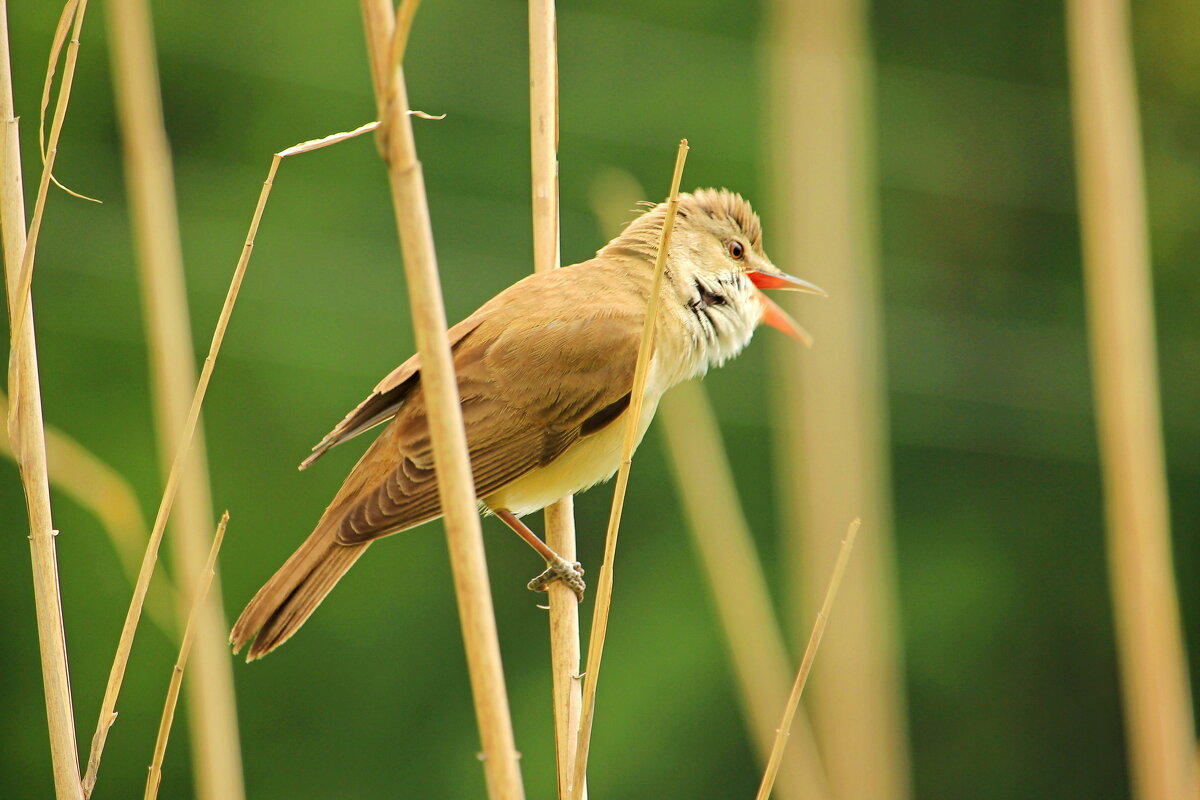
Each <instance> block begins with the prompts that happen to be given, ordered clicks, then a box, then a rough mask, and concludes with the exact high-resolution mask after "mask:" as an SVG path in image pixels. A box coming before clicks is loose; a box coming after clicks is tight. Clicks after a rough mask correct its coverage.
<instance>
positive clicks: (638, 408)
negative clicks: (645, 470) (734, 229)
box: [571, 139, 688, 800]
mask: <svg viewBox="0 0 1200 800" xmlns="http://www.w3.org/2000/svg"><path fill="white" fill-rule="evenodd" d="M687 154H688V143H687V139H683V140H682V141H680V142H679V150H678V152H677V153H676V155H675V172H674V174H673V175H672V176H671V191H670V193H669V194H668V195H667V209H666V212H667V213H666V216H665V217H664V218H663V226H662V233H661V235H660V239H659V243H658V257H657V258H656V260H655V264H654V280H653V282H652V283H651V284H650V297H649V298H648V299H647V301H646V322H645V324H644V325H643V327H642V337H641V343H640V344H639V345H638V355H637V364H636V366H635V367H634V371H633V388H632V390H631V392H630V401H629V409H628V410H627V411H626V414H627V416H626V420H625V440H624V442H623V443H622V446H621V464H620V466H619V467H618V469H617V481H616V486H614V487H613V502H612V511H611V512H610V513H609V516H608V531H607V532H606V534H605V537H604V562H603V563H602V564H601V565H600V580H599V581H598V586H597V587H596V601H595V602H596V607H595V608H594V609H593V611H592V630H591V634H590V636H589V637H588V654H587V672H586V673H585V674H584V677H585V680H584V684H583V706H582V710H581V711H580V714H579V741H578V743H577V744H576V750H575V764H574V766H573V768H572V776H571V797H572V799H573V800H580V799H581V798H582V797H583V792H584V789H585V788H586V777H587V762H588V750H589V748H590V747H591V742H592V719H593V717H594V715H595V713H596V686H597V685H598V683H599V680H600V660H601V658H602V656H603V654H604V636H605V634H606V633H607V631H608V611H609V607H610V606H611V604H612V590H613V570H614V569H615V560H616V555H617V535H618V533H619V532H620V528H621V511H622V510H623V509H624V507H625V489H626V487H628V486H629V469H630V466H631V465H632V463H633V449H634V447H636V446H637V428H638V421H639V420H640V419H641V416H642V403H643V401H644V400H645V393H646V377H647V375H648V374H649V372H650V353H651V351H652V350H653V348H654V327H655V323H656V322H657V319H658V306H659V302H660V301H661V299H662V297H661V295H662V284H663V274H664V273H665V272H666V267H667V256H668V254H669V253H670V248H671V231H672V230H674V228H675V214H676V212H677V211H678V210H679V181H680V179H681V178H682V177H683V164H684V162H685V161H686V160H687Z"/></svg>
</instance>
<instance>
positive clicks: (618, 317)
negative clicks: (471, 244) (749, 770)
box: [229, 189, 824, 660]
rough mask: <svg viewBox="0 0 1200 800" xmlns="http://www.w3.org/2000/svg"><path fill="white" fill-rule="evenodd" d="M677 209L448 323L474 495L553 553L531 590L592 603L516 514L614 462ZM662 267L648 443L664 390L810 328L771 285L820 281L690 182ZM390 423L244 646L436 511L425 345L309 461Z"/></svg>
mask: <svg viewBox="0 0 1200 800" xmlns="http://www.w3.org/2000/svg"><path fill="white" fill-rule="evenodd" d="M665 218H666V203H660V204H659V205H657V206H654V207H653V208H652V209H650V210H649V211H647V212H646V213H644V214H642V215H641V216H640V217H638V218H637V219H635V220H634V221H633V222H631V223H630V224H629V226H628V227H626V228H625V230H624V231H622V232H621V234H620V235H619V236H617V238H615V239H613V240H612V241H611V242H609V243H608V244H607V245H606V246H605V247H604V248H602V249H601V250H600V251H599V252H598V253H597V254H596V257H595V258H593V259H591V260H589V261H585V262H583V263H581V264H575V265H574V266H570V267H564V268H562V269H558V270H554V271H552V272H547V273H541V274H536V275H531V276H529V277H527V278H525V279H524V280H521V281H518V282H517V283H515V284H513V285H512V286H510V287H509V288H508V289H505V290H504V291H503V292H501V293H500V294H498V295H496V296H495V297H494V298H492V299H491V300H490V301H488V302H487V303H485V304H484V305H483V306H482V307H481V308H480V309H479V310H478V311H476V312H475V313H474V314H472V315H471V316H469V317H467V318H466V319H465V320H463V321H462V322H460V323H458V324H457V325H455V326H454V327H453V328H451V329H450V332H449V337H450V345H451V348H452V351H453V357H454V367H455V370H456V372H457V376H458V392H459V396H460V398H461V403H462V412H463V421H464V423H465V425H466V433H467V446H468V449H469V451H470V458H471V469H472V472H473V474H474V479H475V493H476V496H477V497H478V498H479V499H480V505H481V506H482V507H483V509H484V510H485V512H490V513H492V514H495V515H496V516H497V517H499V518H500V519H501V520H503V521H504V522H505V523H506V524H507V525H508V526H509V527H511V528H512V529H513V530H514V531H516V532H517V533H518V534H519V535H520V536H521V537H522V538H523V539H525V540H526V541H527V542H528V543H529V544H530V545H531V546H533V547H534V549H535V550H537V551H538V553H539V554H540V555H541V556H542V557H543V558H545V559H546V562H547V564H548V565H549V568H548V569H547V570H546V572H544V573H542V575H540V576H539V577H538V578H535V579H534V580H533V581H531V582H530V588H534V589H544V588H545V586H546V584H547V583H548V582H549V581H551V580H556V579H559V580H563V581H565V582H566V583H567V584H568V585H569V586H571V587H572V588H573V589H574V590H575V591H576V593H577V595H579V596H580V598H581V599H582V592H583V580H582V569H581V568H580V567H579V565H578V564H571V563H568V562H567V561H565V560H564V559H562V558H560V557H559V556H558V555H557V554H556V553H554V551H553V550H551V549H550V548H549V547H547V546H546V545H545V543H543V542H542V541H541V540H540V539H539V538H538V537H537V536H536V535H535V534H534V533H533V532H532V531H530V530H529V528H528V527H526V526H525V525H524V524H523V523H522V522H521V521H520V519H518V518H519V517H521V516H522V515H524V514H528V513H530V512H531V511H536V510H538V509H541V508H545V507H546V506H547V505H549V504H551V503H553V502H554V501H556V500H558V499H559V498H561V497H563V496H565V495H567V494H571V493H574V492H579V491H582V490H584V489H587V488H588V487H590V486H593V485H595V484H597V483H599V482H601V481H603V480H606V479H608V478H610V477H612V475H613V473H615V472H616V470H617V466H618V464H619V462H620V459H621V444H622V438H623V428H624V426H625V424H626V423H625V422H624V419H625V413H624V412H625V410H626V408H627V407H628V406H629V399H630V393H631V387H632V386H633V371H634V364H635V361H636V358H637V350H638V343H639V341H640V339H641V333H642V325H643V321H644V319H645V314H646V308H647V300H648V298H649V294H650V290H651V283H652V280H653V275H654V263H655V257H656V255H657V252H658V243H659V239H660V237H661V233H662V226H663V222H664V220H665ZM666 270H667V271H666V274H665V276H664V281H663V286H662V296H661V299H660V303H659V310H658V319H657V320H656V326H655V343H654V350H653V355H652V357H651V361H650V368H649V374H648V379H647V384H646V395H645V400H644V403H643V406H642V413H641V419H639V420H638V441H640V440H641V437H642V435H643V434H644V433H645V430H646V427H647V426H648V425H649V424H650V420H651V418H652V417H653V416H654V411H655V409H656V408H657V407H658V401H659V398H661V397H662V395H663V393H664V392H665V391H666V390H667V389H669V388H671V387H672V386H674V385H675V384H677V383H680V382H682V381H685V380H688V379H689V378H693V377H696V376H699V375H703V374H704V373H705V372H706V371H707V370H708V369H709V367H713V366H720V365H721V364H723V363H724V362H725V361H727V360H728V359H730V358H733V357H734V356H735V355H737V354H738V353H739V352H740V351H741V350H742V348H744V347H745V346H746V344H747V343H748V342H749V341H750V337H751V336H753V334H754V330H755V328H756V327H758V325H759V323H762V322H766V323H767V324H768V325H772V326H774V327H776V328H779V329H781V330H783V331H785V332H787V333H789V334H791V335H792V336H795V337H796V338H799V339H802V340H807V334H806V333H804V331H803V330H802V329H801V328H800V327H799V326H798V325H797V324H796V323H795V322H794V321H792V320H791V318H789V317H788V316H787V315H786V314H785V313H784V312H783V311H782V310H781V309H780V308H779V307H778V306H777V305H775V304H774V303H773V302H771V301H770V300H768V299H767V298H766V296H765V295H763V294H762V292H761V291H759V289H796V290H799V291H804V292H812V293H815V294H822V295H823V294H824V292H823V291H821V289H819V288H817V287H816V286H814V285H812V284H811V283H808V282H806V281H802V280H800V279H799V278H793V277H791V276H790V275H786V274H784V273H783V272H781V271H780V270H779V269H778V268H776V267H775V265H774V264H772V263H771V260H770V259H769V258H767V254H766V253H765V252H764V251H763V245H762V228H761V225H760V224H759V220H758V216H757V215H756V214H755V213H754V211H753V209H751V207H750V204H749V203H747V202H746V201H745V200H743V199H742V198H741V196H740V195H737V194H733V193H731V192H729V191H727V190H725V189H721V190H714V189H701V190H698V191H696V192H695V193H693V194H681V195H680V196H679V209H678V217H677V219H676V223H675V229H674V233H673V236H672V239H671V244H670V253H669V255H668V259H667V265H666ZM389 419H390V420H391V422H390V423H389V424H388V426H387V427H386V428H385V429H384V430H383V433H381V434H380V435H379V437H378V438H377V439H376V440H375V441H374V442H373V443H372V444H371V446H370V447H368V448H367V451H366V453H365V454H364V455H363V457H362V458H361V459H359V461H358V463H357V464H356V465H355V467H354V469H353V470H351V472H350V475H349V476H348V477H347V478H346V481H345V483H343V484H342V488H341V489H340V490H339V491H338V493H337V495H336V496H335V497H334V498H333V502H332V503H330V504H329V507H328V508H327V509H326V510H325V513H324V514H323V515H322V516H321V519H320V521H319V522H318V523H317V527H316V530H314V531H313V532H312V534H311V535H310V536H309V537H308V539H307V540H305V542H304V544H302V545H300V548H299V549H298V550H297V551H296V552H295V553H293V554H292V556H291V557H290V558H289V559H288V560H287V561H286V562H285V563H284V565H283V566H282V567H280V568H279V571H278V572H276V573H275V575H274V576H273V577H272V578H271V579H270V580H269V581H267V583H266V584H265V585H264V586H263V587H262V588H261V589H259V591H258V593H257V594H256V595H255V596H254V598H253V599H252V600H251V601H250V603H249V605H247V606H246V609H245V610H244V611H243V612H242V615H241V616H240V617H239V618H238V620H237V623H236V624H235V625H234V626H233V632H232V633H231V634H230V637H229V638H230V642H231V643H232V644H233V646H234V651H235V652H237V651H238V650H240V649H241V648H242V647H243V646H244V645H245V644H246V643H247V642H250V640H251V639H253V640H254V641H253V644H251V645H250V650H249V653H248V655H247V660H254V659H256V658H260V657H262V656H264V655H266V654H267V653H269V652H271V651H272V650H274V649H275V648H276V647H278V646H279V645H281V644H282V643H283V642H285V641H287V639H288V638H289V637H290V636H291V635H292V634H294V633H295V632H296V630H297V629H298V628H299V627H300V626H301V625H302V624H304V621H305V620H306V619H308V617H309V615H310V614H312V612H313V610H314V609H316V607H317V606H318V605H319V604H320V602H321V601H322V600H323V599H325V596H326V595H327V594H329V592H330V591H331V590H332V589H333V587H334V584H336V583H337V582H338V580H339V579H340V578H341V577H342V575H344V574H345V573H346V571H347V570H348V569H350V567H351V566H352V565H353V564H354V562H355V561H357V560H358V558H359V557H360V556H362V554H363V553H364V552H366V549H367V546H368V545H370V544H371V542H373V541H374V540H376V539H378V538H380V537H383V536H388V535H390V534H393V533H399V532H400V531H404V530H408V529H409V528H413V527H416V526H417V525H420V524H422V523H424V522H428V521H430V520H433V519H436V518H437V517H439V516H441V514H442V509H441V504H440V501H439V499H438V492H437V475H436V473H435V471H434V465H433V452H432V448H431V445H430V438H429V423H428V421H427V419H426V416H425V395H424V393H423V392H422V390H421V364H420V360H419V358H418V357H417V356H413V357H412V358H410V359H408V360H407V361H405V362H404V363H403V364H401V365H400V366H399V367H397V368H396V369H395V370H393V371H392V373H391V374H390V375H388V376H387V377H386V378H384V379H383V381H382V382H380V384H379V385H378V386H376V387H375V390H374V391H373V392H372V393H371V395H370V396H369V397H367V399H366V400H364V401H363V402H362V403H361V404H359V406H358V408H356V409H354V410H353V411H352V412H350V414H349V415H347V416H346V418H345V419H344V420H342V421H341V423H339V424H338V425H337V427H335V428H334V429H333V431H331V432H330V433H329V435H327V436H326V437H325V438H324V439H322V440H321V442H320V443H319V444H318V445H317V446H316V447H314V448H313V454H312V455H311V456H309V457H308V458H307V459H305V461H304V463H302V464H301V465H300V468H301V469H304V468H305V467H307V466H308V465H309V464H311V463H312V462H313V461H315V460H316V459H317V458H319V457H320V456H321V455H322V454H323V453H325V452H326V451H327V450H329V449H330V448H331V447H335V446H336V445H339V444H341V443H342V442H345V441H347V440H349V439H352V438H354V437H355V436H357V435H359V434H360V433H363V432H364V431H367V430H369V429H371V428H373V427H374V426H376V425H378V424H380V423H382V422H385V421H387V420H389Z"/></svg>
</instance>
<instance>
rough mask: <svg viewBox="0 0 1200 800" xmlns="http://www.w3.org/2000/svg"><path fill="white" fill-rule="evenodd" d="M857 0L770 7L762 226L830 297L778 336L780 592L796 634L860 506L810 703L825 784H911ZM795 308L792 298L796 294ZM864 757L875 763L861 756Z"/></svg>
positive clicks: (897, 787) (783, 0) (853, 799)
mask: <svg viewBox="0 0 1200 800" xmlns="http://www.w3.org/2000/svg"><path fill="white" fill-rule="evenodd" d="M865 5H866V4H865V1H864V0H856V1H852V2H846V0H799V1H798V2H791V1H790V0H776V2H774V3H772V4H771V6H772V9H771V12H770V16H769V17H768V25H769V31H768V35H769V36H770V39H771V43H772V46H771V48H770V52H771V54H772V63H771V65H770V69H771V73H772V79H771V82H772V84H773V91H772V101H771V103H770V106H771V107H772V108H775V109H777V115H778V116H777V118H776V120H774V122H773V130H772V142H771V150H772V154H771V159H770V163H771V175H772V176H773V178H774V181H773V184H774V200H775V202H774V203H773V204H772V206H773V207H774V208H775V209H779V210H780V213H782V214H784V215H786V216H781V217H778V218H776V219H774V220H772V222H773V224H771V225H769V226H768V227H769V228H770V229H771V230H777V231H779V233H778V234H777V235H776V238H774V239H773V240H772V241H773V242H774V244H772V246H771V249H772V252H775V253H776V254H777V255H776V260H777V261H779V263H786V264H788V265H789V267H790V268H789V270H788V271H789V272H794V273H795V274H797V275H800V276H803V277H804V278H806V279H809V280H812V281H814V282H815V283H817V284H819V285H820V286H823V287H824V288H825V289H827V290H828V291H829V294H830V297H831V299H830V300H829V301H827V302H824V303H813V304H806V305H805V306H804V309H803V315H804V318H805V322H806V323H809V322H811V327H812V329H813V330H815V331H817V332H818V339H819V342H820V345H819V346H818V347H816V348H814V349H813V350H812V351H797V349H796V348H795V347H793V346H792V345H791V343H790V342H780V343H779V345H778V347H777V352H778V359H779V360H778V365H779V366H778V374H779V378H780V380H779V382H778V390H777V392H776V393H775V394H776V406H775V409H776V413H775V417H776V418H777V419H779V420H781V421H782V423H783V426H784V427H783V430H782V433H783V436H781V437H780V439H781V444H782V446H781V447H780V448H778V449H777V450H776V454H777V458H778V462H777V463H778V467H777V472H778V473H779V475H780V489H781V491H780V492H779V496H780V500H781V504H782V506H783V515H782V519H783V526H782V530H783V531H784V532H785V535H786V537H787V539H786V541H785V542H784V547H783V552H784V558H785V563H786V565H787V568H786V574H787V581H786V584H785V585H786V586H787V589H788V592H789V594H790V597H789V601H788V603H787V604H786V607H787V608H788V613H789V616H790V623H789V628H790V630H791V633H792V636H793V637H794V645H795V646H797V647H798V646H799V644H800V642H801V641H802V637H803V636H804V635H805V634H806V633H807V628H808V620H809V619H811V615H812V613H813V611H814V610H815V609H816V608H817V606H818V604H819V603H820V601H821V596H820V590H821V586H822V584H823V583H824V576H825V575H826V574H827V572H826V570H827V569H828V566H829V564H831V563H832V562H833V559H834V557H835V548H834V541H833V540H831V539H830V538H829V537H828V536H825V535H824V534H825V532H826V531H831V530H837V529H839V528H840V527H841V526H842V525H843V524H844V521H845V520H847V519H849V518H850V517H853V516H862V517H863V518H865V519H866V520H868V523H869V524H870V525H871V528H872V531H874V534H873V535H872V542H873V546H872V547H871V548H870V550H869V551H868V552H866V553H863V554H862V556H861V563H860V564H859V565H858V568H857V569H855V571H854V573H853V574H852V575H850V576H848V577H847V579H846V585H845V587H843V590H842V599H841V601H840V602H841V607H842V608H843V609H844V610H845V611H846V618H845V624H844V625H841V626H839V627H838V633H837V636H834V637H832V638H831V639H830V641H829V642H827V643H826V647H825V654H824V656H823V658H824V659H825V660H826V663H827V664H828V665H829V669H827V670H824V671H822V673H821V675H820V676H819V678H818V679H816V680H815V681H814V682H813V686H812V687H811V691H810V692H809V695H808V698H809V700H808V703H807V704H806V705H807V707H808V708H809V710H810V712H811V714H812V720H813V724H814V726H815V730H816V734H817V741H818V743H819V746H820V749H821V754H822V757H823V759H824V763H825V767H826V774H827V776H828V778H829V785H830V790H831V793H832V795H833V796H834V797H838V798H841V799H842V800H902V799H903V798H906V797H908V796H909V795H910V791H911V790H910V784H909V764H908V744H907V736H906V731H905V728H906V724H905V715H906V712H905V701H904V690H903V664H902V653H901V647H900V643H899V630H900V627H899V620H898V617H899V612H898V603H897V599H896V588H895V583H896V578H895V570H896V568H895V558H894V554H893V547H892V539H891V522H890V520H891V516H892V511H891V497H890V494H891V492H890V483H891V476H890V465H889V463H888V446H887V441H888V424H887V395H886V388H885V385H884V381H885V378H884V374H885V373H884V367H883V355H882V345H881V342H882V335H883V334H882V325H881V320H882V318H883V308H882V302H881V299H880V296H879V288H878V277H877V274H878V265H877V259H876V252H875V250H876V231H875V225H876V223H875V211H874V207H875V202H876V201H875V191H876V190H875V178H874V164H873V156H872V150H873V144H872V142H871V133H870V131H871V128H872V125H871V121H870V114H871V104H872V96H871V69H872V67H871V56H870V48H869V44H868V40H867V22H866V9H865ZM790 307H791V308H795V309H796V311H797V312H799V309H798V308H797V307H795V306H790ZM864 765H869V766H867V767H864Z"/></svg>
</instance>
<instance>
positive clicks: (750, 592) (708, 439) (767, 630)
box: [591, 171, 829, 800]
mask: <svg viewBox="0 0 1200 800" xmlns="http://www.w3.org/2000/svg"><path fill="white" fill-rule="evenodd" d="M591 195H592V206H593V211H594V212H595V214H596V217H597V219H599V220H600V222H601V226H602V227H603V229H604V230H605V231H618V230H620V229H621V228H622V227H623V226H624V224H625V222H626V221H627V217H626V214H627V212H628V210H629V209H631V208H634V207H635V204H636V203H637V201H638V199H640V198H641V197H643V196H645V193H644V191H643V190H642V187H641V186H640V185H638V183H637V181H636V180H634V178H633V177H632V176H631V175H629V173H627V172H619V171H611V172H609V173H607V174H606V175H602V176H601V177H599V178H597V180H596V181H595V182H594V184H593V186H592V191H591ZM658 416H659V418H660V419H661V420H662V422H661V427H660V430H661V431H662V433H663V437H664V440H665V442H666V446H667V455H668V457H669V459H670V465H671V468H672V469H673V471H674V473H675V482H676V484H677V485H678V486H679V494H680V500H681V502H682V503H683V507H684V512H685V513H686V514H687V519H688V523H689V528H688V529H689V531H690V532H691V534H692V541H693V544H694V545H695V547H696V550H697V552H698V553H699V554H700V559H701V563H702V564H703V567H704V570H705V575H706V576H707V579H708V585H709V587H710V589H711V590H712V593H713V601H714V603H715V605H716V608H717V613H718V614H719V615H720V618H721V625H722V628H723V630H724V634H725V638H726V640H727V643H728V649H729V658H730V664H731V666H732V667H733V671H734V678H735V680H736V682H737V689H738V692H739V696H740V699H741V704H742V713H743V715H744V716H745V718H746V726H747V727H748V728H749V729H750V732H751V735H752V737H753V744H754V746H755V747H756V749H757V751H758V756H759V758H761V759H762V762H763V765H764V766H765V765H766V761H767V758H768V756H769V754H770V752H771V745H772V742H773V741H774V735H773V731H774V730H775V723H776V722H777V720H778V713H779V708H780V707H781V706H782V705H783V703H784V700H785V699H786V694H787V685H788V681H790V680H791V667H790V666H789V665H788V655H787V646H786V644H785V640H784V638H783V633H782V631H781V630H780V628H779V622H778V620H777V619H776V618H775V611H774V608H773V607H772V604H771V598H770V592H769V590H768V588H767V583H766V578H765V576H764V575H763V569H762V564H761V562H760V560H759V558H758V554H757V553H756V551H755V546H754V538H753V536H752V535H751V534H750V530H749V526H748V525H747V523H746V518H745V516H744V515H743V514H742V512H741V508H740V503H739V501H738V497H737V487H736V485H735V483H734V480H733V474H732V470H731V468H730V466H729V459H728V457H727V456H726V453H725V447H724V444H723V443H722V442H721V435H720V430H719V426H718V424H717V420H716V418H715V416H714V415H713V411H712V406H711V404H710V403H709V402H708V398H707V396H706V394H705V391H704V386H703V385H702V384H701V383H700V382H698V381H689V382H687V383H684V384H682V385H680V386H677V387H676V388H674V389H672V390H671V391H670V392H669V393H668V394H667V395H666V396H664V397H663V400H662V404H661V406H660V407H659V410H658ZM800 727H801V737H802V741H801V742H800V743H799V744H798V745H797V746H796V747H794V748H793V749H792V753H793V754H794V755H793V757H792V758H791V759H789V760H788V761H787V762H785V763H784V764H783V767H782V770H781V774H780V777H779V784H780V795H781V796H782V797H785V798H801V797H806V798H817V800H819V799H820V798H824V797H828V796H829V787H828V784H827V782H826V779H825V774H824V767H823V766H822V765H821V760H820V754H819V753H818V752H817V747H816V739H815V737H814V735H813V733H812V729H811V725H810V724H809V721H808V717H807V715H805V714H804V712H803V711H801V712H800Z"/></svg>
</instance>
